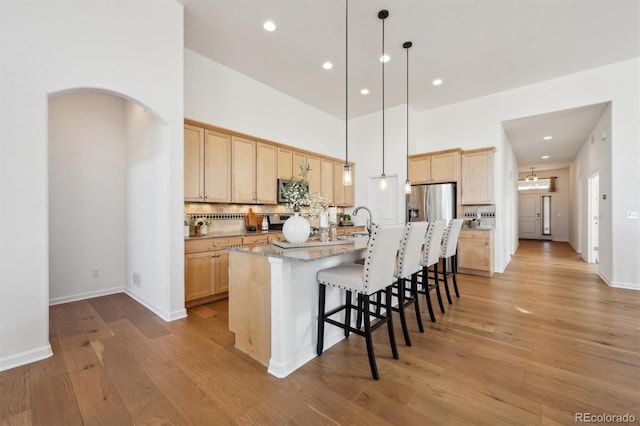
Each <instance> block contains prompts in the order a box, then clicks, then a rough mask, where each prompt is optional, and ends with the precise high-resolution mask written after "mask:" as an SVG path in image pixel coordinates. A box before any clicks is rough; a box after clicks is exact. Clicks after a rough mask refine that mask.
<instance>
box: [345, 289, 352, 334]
mask: <svg viewBox="0 0 640 426" xmlns="http://www.w3.org/2000/svg"><path fill="white" fill-rule="evenodd" d="M350 329H351V292H350V291H348V290H347V303H346V309H345V313H344V337H349V331H350Z"/></svg>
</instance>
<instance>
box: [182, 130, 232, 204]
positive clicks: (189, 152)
mask: <svg viewBox="0 0 640 426" xmlns="http://www.w3.org/2000/svg"><path fill="white" fill-rule="evenodd" d="M230 160H231V136H229V135H227V134H224V133H221V132H216V131H214V130H209V129H204V128H201V127H196V126H191V125H185V126H184V200H185V201H196V202H197V201H204V202H211V203H225V202H226V203H228V202H230V201H231V193H230V182H231V170H230V168H229V163H230Z"/></svg>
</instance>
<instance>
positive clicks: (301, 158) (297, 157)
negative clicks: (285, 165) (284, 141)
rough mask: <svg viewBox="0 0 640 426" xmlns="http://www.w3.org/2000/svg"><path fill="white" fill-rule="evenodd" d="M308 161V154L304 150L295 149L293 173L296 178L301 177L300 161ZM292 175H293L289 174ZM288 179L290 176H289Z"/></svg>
mask: <svg viewBox="0 0 640 426" xmlns="http://www.w3.org/2000/svg"><path fill="white" fill-rule="evenodd" d="M305 161H307V156H306V155H305V154H303V153H302V152H298V151H293V165H292V166H291V168H292V171H291V172H292V173H293V177H294V178H295V179H300V163H303V162H305ZM289 177H291V176H289ZM287 179H288V178H287Z"/></svg>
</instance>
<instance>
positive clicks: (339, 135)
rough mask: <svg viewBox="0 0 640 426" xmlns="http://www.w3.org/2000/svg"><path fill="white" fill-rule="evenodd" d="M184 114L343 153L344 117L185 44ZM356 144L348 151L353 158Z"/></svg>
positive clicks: (334, 153)
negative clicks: (202, 53)
mask: <svg viewBox="0 0 640 426" xmlns="http://www.w3.org/2000/svg"><path fill="white" fill-rule="evenodd" d="M184 98H185V105H184V116H185V117H186V118H190V119H193V120H197V121H201V122H204V123H208V124H212V125H215V126H219V127H223V128H226V129H230V130H235V131H238V132H243V133H246V134H249V135H252V136H255V137H259V138H263V139H267V140H271V141H274V142H279V143H283V144H285V145H292V146H296V147H299V148H302V149H307V150H310V151H314V152H319V153H321V154H325V155H329V156H333V157H337V158H344V155H345V140H344V138H345V135H344V132H345V130H344V121H343V120H339V119H337V118H335V117H333V116H331V115H329V114H327V113H325V112H323V111H320V110H319V109H316V108H314V107H312V106H310V105H308V104H305V103H303V102H300V101H299V100H297V99H294V98H292V97H291V96H288V95H285V94H284V93H282V92H279V91H277V90H275V89H273V88H271V87H269V86H267V85H265V84H263V83H260V82H259V81H256V80H253V79H251V78H249V77H247V76H245V75H243V74H240V73H238V72H236V71H234V70H232V69H230V68H227V67H225V66H223V65H220V64H218V63H217V62H214V61H212V60H210V59H208V58H206V57H204V56H202V55H200V54H198V53H196V52H193V51H191V50H189V49H185V50H184ZM352 154H353V148H352V149H351V150H350V152H349V160H351V155H352Z"/></svg>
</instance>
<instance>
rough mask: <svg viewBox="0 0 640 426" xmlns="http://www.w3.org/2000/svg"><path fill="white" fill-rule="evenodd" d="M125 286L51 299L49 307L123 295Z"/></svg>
mask: <svg viewBox="0 0 640 426" xmlns="http://www.w3.org/2000/svg"><path fill="white" fill-rule="evenodd" d="M123 292H124V286H122V287H112V288H107V289H104V290H97V291H89V292H87V293H79V294H73V295H70V296H63V297H56V298H53V299H49V306H53V305H60V304H62V303H69V302H77V301H78V300H86V299H91V298H94V297H100V296H108V295H110V294H116V293H123Z"/></svg>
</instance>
